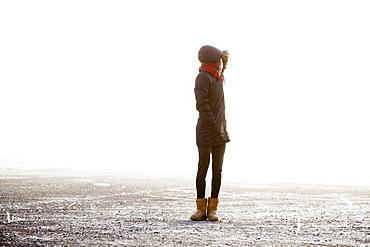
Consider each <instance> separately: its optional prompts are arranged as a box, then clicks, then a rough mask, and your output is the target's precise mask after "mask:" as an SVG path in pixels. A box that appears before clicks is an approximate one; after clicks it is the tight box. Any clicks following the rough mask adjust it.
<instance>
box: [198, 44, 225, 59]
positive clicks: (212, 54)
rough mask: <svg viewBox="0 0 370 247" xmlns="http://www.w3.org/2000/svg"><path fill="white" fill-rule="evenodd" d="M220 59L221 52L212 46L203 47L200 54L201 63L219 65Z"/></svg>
mask: <svg viewBox="0 0 370 247" xmlns="http://www.w3.org/2000/svg"><path fill="white" fill-rule="evenodd" d="M220 58H221V51H220V50H219V49H217V48H216V47H213V46H210V45H205V46H202V48H200V50H199V52H198V59H199V61H200V62H201V63H217V62H219V61H220Z"/></svg>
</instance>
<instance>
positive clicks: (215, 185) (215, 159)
mask: <svg viewBox="0 0 370 247" xmlns="http://www.w3.org/2000/svg"><path fill="white" fill-rule="evenodd" d="M225 148H226V144H221V145H218V146H213V147H199V146H198V152H199V163H198V173H197V179H196V187H197V198H205V194H206V176H207V171H208V167H209V163H210V155H211V154H212V189H211V197H212V198H218V194H219V192H220V187H221V177H222V164H223V161H224V154H225Z"/></svg>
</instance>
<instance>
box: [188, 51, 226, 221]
mask: <svg viewBox="0 0 370 247" xmlns="http://www.w3.org/2000/svg"><path fill="white" fill-rule="evenodd" d="M228 58H229V53H228V52H227V51H222V52H221V51H220V50H219V49H217V48H215V47H213V46H209V45H206V46H203V47H202V48H200V50H199V53H198V59H199V61H200V62H201V63H202V64H201V66H200V68H199V74H198V76H197V78H196V80H195V89H194V93H195V98H196V108H197V110H198V112H199V118H198V123H197V127H196V141H197V146H198V152H199V162H198V172H197V177H196V189H197V199H196V205H197V211H196V212H195V213H194V214H193V215H192V216H191V217H190V219H192V220H206V219H207V218H208V220H215V221H219V220H220V218H219V217H218V215H217V208H218V202H219V199H218V194H219V191H220V187H221V177H222V164H223V159H224V153H225V147H226V143H227V142H229V141H230V139H229V135H228V133H227V131H226V118H225V100H224V90H223V84H224V76H223V72H224V70H225V68H226V64H227V61H228ZM211 154H212V187H211V197H209V198H208V200H207V198H206V197H205V191H206V175H207V171H208V167H209V164H210V156H211Z"/></svg>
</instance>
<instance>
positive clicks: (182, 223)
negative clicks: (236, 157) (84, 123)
mask: <svg viewBox="0 0 370 247" xmlns="http://www.w3.org/2000/svg"><path fill="white" fill-rule="evenodd" d="M209 184H210V183H209V181H208V185H209ZM194 190H195V188H194V181H193V176H183V175H179V174H175V175H173V174H172V175H171V174H167V175H158V174H133V173H126V174H125V173H116V174H98V173H91V172H82V171H79V172H73V173H72V172H67V171H64V172H58V173H56V172H55V171H52V170H49V171H16V170H12V169H5V170H4V169H3V170H1V172H0V243H1V244H0V246H359V247H367V246H370V187H363V186H362V187H361V186H333V185H330V186H329V185H312V184H268V183H253V182H250V181H243V180H234V179H232V178H225V179H224V180H223V185H222V189H221V195H220V205H219V211H218V213H219V215H220V217H221V218H222V221H221V222H209V221H202V222H194V221H191V220H189V217H190V215H191V214H192V213H193V212H194V210H195V198H194V197H195V192H194Z"/></svg>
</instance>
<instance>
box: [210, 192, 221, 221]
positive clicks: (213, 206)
mask: <svg viewBox="0 0 370 247" xmlns="http://www.w3.org/2000/svg"><path fill="white" fill-rule="evenodd" d="M218 202H219V200H218V199H217V198H211V197H209V198H208V209H207V218H208V220H214V221H220V218H219V217H218V215H217V208H218Z"/></svg>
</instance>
